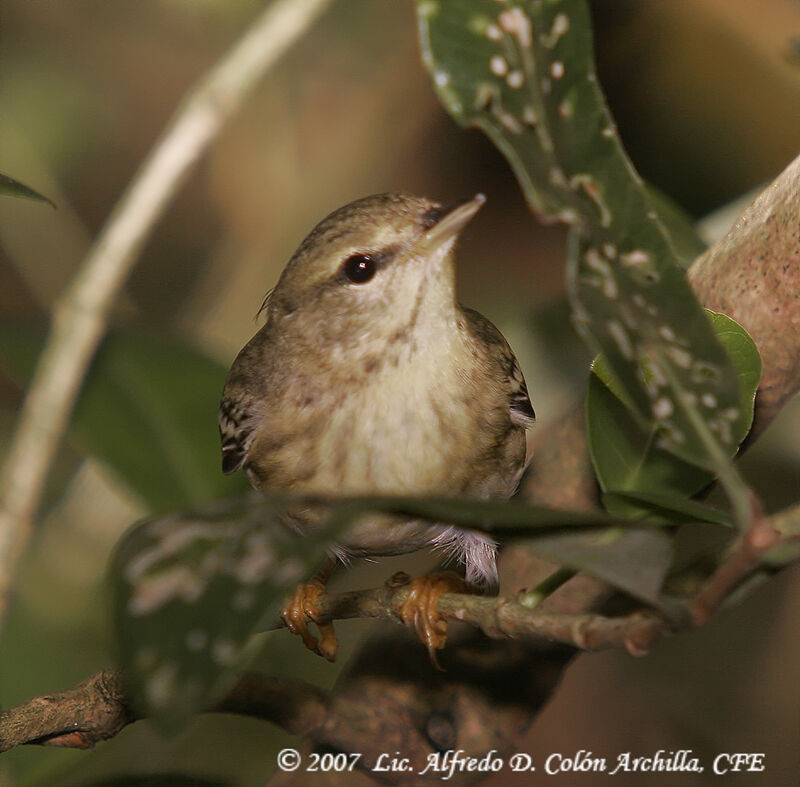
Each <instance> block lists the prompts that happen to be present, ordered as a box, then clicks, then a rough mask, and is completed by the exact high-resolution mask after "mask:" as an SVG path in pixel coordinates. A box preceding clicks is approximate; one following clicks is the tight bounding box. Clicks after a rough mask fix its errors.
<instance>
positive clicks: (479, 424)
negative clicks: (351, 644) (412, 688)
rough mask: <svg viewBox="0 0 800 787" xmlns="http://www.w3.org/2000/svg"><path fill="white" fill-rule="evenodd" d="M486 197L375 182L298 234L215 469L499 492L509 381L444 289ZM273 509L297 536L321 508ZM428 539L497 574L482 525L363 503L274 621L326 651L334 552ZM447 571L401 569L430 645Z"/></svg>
mask: <svg viewBox="0 0 800 787" xmlns="http://www.w3.org/2000/svg"><path fill="white" fill-rule="evenodd" d="M484 202H485V197H484V196H483V195H482V194H478V195H477V196H475V197H474V198H473V199H469V200H462V201H460V202H456V203H454V204H452V205H448V206H442V204H441V203H439V202H436V201H433V200H430V199H426V198H423V197H414V196H409V195H406V194H379V195H375V196H371V197H366V198H364V199H360V200H357V201H355V202H351V203H350V204H348V205H345V206H344V207H342V208H339V209H338V210H336V211H334V212H333V213H331V214H330V215H329V216H328V217H327V218H325V219H323V220H322V221H321V222H320V223H319V224H318V225H317V226H316V227H315V228H314V229H313V230H312V231H311V233H310V234H309V235H308V236H307V237H306V238H305V240H304V241H303V242H302V243H301V244H300V247H299V248H298V249H297V251H296V252H295V254H294V255H293V256H292V258H291V259H290V260H289V262H288V264H287V265H286V267H285V268H284V270H283V272H282V274H281V276H280V279H279V280H278V283H277V285H276V286H275V288H274V289H273V290H272V292H271V293H270V294H269V295H268V296H267V298H266V299H265V301H264V304H263V305H262V309H263V310H265V311H266V321H265V324H264V325H263V327H262V328H261V329H260V330H259V331H258V332H257V333H256V334H255V336H253V338H252V339H251V340H250V341H249V342H248V343H247V345H245V347H244V348H243V349H242V351H241V352H240V353H239V355H238V356H237V358H236V360H235V361H234V363H233V366H232V367H231V370H230V372H229V374H228V378H227V382H226V384H225V389H224V391H223V395H222V402H221V405H220V410H219V429H220V435H221V439H222V469H223V471H224V472H225V473H233V472H235V471H236V470H239V469H240V468H243V469H244V472H245V473H246V475H247V478H248V479H249V481H250V483H251V484H252V486H253V487H255V488H256V489H263V490H270V491H283V492H293V493H299V494H306V495H312V496H325V497H335V496H353V495H376V494H379V495H415V496H425V495H462V496H468V497H473V498H478V499H507V498H508V497H510V496H511V495H512V494H513V493H514V491H515V490H516V488H517V486H518V483H519V480H520V476H521V474H522V471H523V468H524V466H525V450H526V448H525V446H526V438H525V432H526V429H527V428H528V427H529V426H530V425H531V423H532V422H533V420H534V412H533V408H532V407H531V403H530V399H529V398H528V391H527V388H526V385H525V380H524V378H523V375H522V372H521V370H520V367H519V364H518V363H517V360H516V358H515V357H514V354H513V353H512V351H511V349H510V347H509V346H508V343H507V342H506V340H505V339H504V338H503V336H502V334H501V333H500V332H499V331H498V330H497V328H495V327H494V325H492V323H491V322H489V321H488V320H487V319H486V318H485V317H483V316H482V315H480V314H479V313H478V312H476V311H474V310H473V309H469V308H466V307H464V306H462V305H460V304H459V302H458V300H457V297H456V281H455V260H454V246H455V242H456V239H457V237H458V236H459V234H460V233H461V231H462V230H463V228H464V227H465V226H466V225H467V223H468V222H469V221H470V219H472V217H473V216H474V215H475V214H476V213H477V212H478V210H479V209H480V208H481V206H482V205H483V204H484ZM289 520H290V521H289V524H290V525H291V526H292V527H294V528H295V529H297V530H299V531H300V532H304V531H305V532H308V530H309V529H310V528H313V527H314V526H315V525H318V523H319V522H320V521H322V520H321V519H320V517H319V512H318V511H315V510H313V509H308V510H307V511H305V512H297V513H294V512H293V513H292V514H291V515H290V516H289ZM427 546H435V547H439V548H441V549H442V550H444V551H445V552H446V553H447V554H448V556H450V557H454V558H456V559H457V560H458V561H459V562H460V563H461V564H463V566H464V567H465V579H466V583H467V584H468V585H469V586H472V587H476V588H482V587H485V586H487V585H491V584H493V583H495V582H496V581H497V568H496V552H497V544H496V543H495V541H494V540H492V539H491V538H490V537H488V536H486V535H484V534H481V533H478V532H473V531H466V530H461V529H458V528H455V527H453V526H450V525H447V524H446V523H432V522H426V521H422V520H416V519H415V520H403V519H401V518H398V517H391V516H388V515H375V516H372V517H369V518H364V519H362V520H359V521H357V522H356V523H355V524H354V525H353V526H352V528H351V529H350V530H349V531H348V532H347V533H346V534H345V536H344V537H343V538H342V540H341V543H339V544H337V545H335V546H334V547H333V548H332V557H331V559H330V560H329V561H328V563H327V564H326V566H325V567H324V568H323V569H322V570H321V571H320V572H319V574H318V575H317V577H315V579H314V580H312V582H310V583H309V584H307V585H304V586H301V587H300V588H299V589H298V591H297V592H296V593H295V596H294V597H293V598H292V600H291V601H290V602H289V603H287V605H286V607H285V608H284V610H283V617H284V620H285V622H286V625H287V627H288V628H289V629H290V630H292V631H294V632H295V633H297V634H299V635H301V636H302V638H303V641H304V642H305V644H306V645H307V646H308V647H309V648H311V649H312V650H315V651H316V652H318V653H320V654H321V655H324V656H326V657H327V658H329V659H330V660H332V659H333V656H334V655H335V652H336V638H335V635H334V633H333V627H332V625H331V624H330V623H329V622H328V623H326V622H324V621H322V622H321V621H320V619H319V614H318V612H317V603H318V599H319V595H320V594H321V593H322V592H323V591H324V587H325V583H326V582H327V580H328V578H329V577H330V573H331V572H332V570H333V566H334V565H335V563H336V561H344V562H346V561H348V560H349V559H350V558H352V557H370V556H379V555H398V554H404V553H408V552H413V551H416V550H419V549H422V548H424V547H427ZM451 576H452V575H451ZM447 577H448V575H447V574H434V575H431V577H428V578H421V579H417V580H414V582H413V583H412V586H411V588H410V591H409V596H408V601H407V602H406V605H405V606H404V609H403V618H404V620H405V621H406V622H407V623H409V624H411V625H414V626H415V627H416V628H417V631H418V633H419V634H420V637H421V638H422V639H423V641H424V642H425V644H426V645H427V646H428V649H429V652H430V653H431V655H432V658H433V657H434V654H435V651H436V650H437V649H440V648H441V647H443V646H444V642H445V637H446V627H445V625H444V621H443V620H442V619H441V618H440V617H439V616H438V613H437V612H436V600H437V599H438V595H439V594H440V593H441V592H444V591H446V590H451V589H454V584H453V582H452V581H450V580H449V579H447ZM456 584H458V583H456ZM461 589H463V588H461ZM309 619H310V620H313V621H314V622H315V623H317V626H318V628H319V630H320V635H321V642H319V643H318V642H317V639H316V638H315V637H314V636H313V635H311V634H310V632H309V631H308V628H307V620H309ZM434 661H435V659H434Z"/></svg>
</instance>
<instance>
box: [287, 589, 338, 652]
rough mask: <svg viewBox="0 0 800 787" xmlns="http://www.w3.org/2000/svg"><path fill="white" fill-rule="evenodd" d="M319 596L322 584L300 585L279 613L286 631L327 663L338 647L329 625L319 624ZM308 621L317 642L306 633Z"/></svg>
mask: <svg viewBox="0 0 800 787" xmlns="http://www.w3.org/2000/svg"><path fill="white" fill-rule="evenodd" d="M323 593H325V583H324V582H323V581H322V580H320V579H318V578H314V579H312V580H311V581H310V582H308V583H306V584H304V585H298V586H297V587H296V588H295V590H294V593H293V594H292V595H291V596H290V597H289V598H288V599H286V602H285V603H284V605H283V609H282V610H281V618H282V619H283V622H284V623H285V624H286V628H287V629H289V631H291V632H292V634H297V635H298V636H299V637H300V638H301V639H302V640H303V644H304V645H305V646H306V647H307V648H308V649H309V650H313V651H314V653H316V654H317V655H318V656H322V657H323V658H325V659H327V660H328V661H334V660H335V659H336V652H337V650H338V649H339V643H338V641H337V640H336V632H335V631H334V630H333V623H331V622H330V621H329V620H326V621H323V620H321V615H320V611H319V597H320V596H321V595H322V594H323ZM309 620H311V621H313V622H314V623H316V625H317V629H318V631H319V640H317V638H316V637H315V636H314V635H313V634H312V633H311V632H310V631H309V630H308V621H309Z"/></svg>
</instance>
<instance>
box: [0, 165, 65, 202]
mask: <svg viewBox="0 0 800 787" xmlns="http://www.w3.org/2000/svg"><path fill="white" fill-rule="evenodd" d="M0 195H5V196H8V197H22V198H24V199H32V200H37V201H38V202H46V203H47V204H48V205H50V206H51V207H52V208H55V203H54V202H52V201H51V200H49V199H48V198H47V197H45V196H44V195H43V194H40V193H39V192H38V191H34V190H33V189H32V188H31V187H30V186H26V185H25V184H24V183H20V182H19V181H18V180H14V178H10V177H9V176H8V175H4V174H3V173H1V172H0Z"/></svg>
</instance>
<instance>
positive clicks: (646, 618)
mask: <svg viewBox="0 0 800 787" xmlns="http://www.w3.org/2000/svg"><path fill="white" fill-rule="evenodd" d="M400 575H402V572H400ZM400 575H398V574H396V575H395V576H394V577H392V579H391V580H390V581H389V582H387V584H385V585H383V586H382V587H379V588H372V589H370V590H356V591H351V592H348V593H337V594H334V595H325V596H321V597H320V600H319V602H320V603H319V612H320V619H321V620H326V621H327V620H345V619H348V618H382V619H384V620H392V621H394V622H397V623H399V622H401V616H400V609H401V607H402V606H403V602H404V601H405V600H406V597H407V596H408V586H407V584H400V582H402V580H399V579H398V577H399V576H400ZM405 579H406V580H407V579H408V578H407V577H406V578H405ZM523 600H524V596H523ZM438 610H439V614H440V615H441V616H442V617H443V618H444V619H446V620H459V621H461V622H463V623H469V624H470V625H472V626H476V627H477V628H479V629H481V631H483V633H484V634H486V635H487V636H489V637H491V638H493V639H503V638H506V637H509V638H513V639H539V640H541V639H546V640H549V641H551V642H558V643H561V644H563V645H571V646H573V647H576V648H579V649H580V650H605V649H608V648H621V647H624V648H625V649H626V650H627V651H628V652H629V653H631V654H633V655H635V656H641V655H644V654H645V653H647V652H648V651H649V649H650V647H651V646H652V644H653V643H654V642H655V640H656V639H658V638H659V637H661V636H663V635H665V634H668V633H669V632H670V631H671V628H670V626H669V625H668V624H667V623H666V621H664V620H663V619H662V618H660V617H658V616H656V615H655V614H651V613H644V612H636V613H634V614H632V615H626V616H623V617H605V616H604V615H595V614H591V613H585V614H568V613H558V612H542V611H539V610H535V609H531V608H530V607H528V606H525V605H524V604H523V603H520V597H518V596H495V597H486V596H476V595H471V594H466V593H444V594H442V595H441V596H440V597H439V605H438ZM284 625H285V624H284V622H283V620H282V619H280V618H276V619H275V620H273V621H271V622H270V624H269V625H268V627H267V628H270V629H278V628H282V627H284Z"/></svg>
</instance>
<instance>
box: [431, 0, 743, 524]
mask: <svg viewBox="0 0 800 787" xmlns="http://www.w3.org/2000/svg"><path fill="white" fill-rule="evenodd" d="M417 11H418V20H419V29H420V42H421V46H422V54H423V59H424V61H425V64H426V66H427V68H428V70H429V72H430V74H431V76H432V78H433V82H434V85H435V87H436V90H437V92H438V94H439V97H440V98H441V100H442V101H443V103H444V104H445V106H446V107H447V108H448V110H449V111H450V113H451V114H452V115H453V116H454V117H455V118H456V119H457V120H458V121H459V122H461V123H463V124H468V125H475V126H477V127H479V128H481V129H482V130H483V131H484V132H485V133H486V134H487V135H488V136H489V137H490V138H491V139H492V141H493V142H494V143H495V144H496V145H497V147H498V148H499V149H500V150H501V152H502V153H503V154H504V155H505V156H506V158H507V159H508V160H509V163H510V164H511V166H512V168H513V170H514V173H515V174H516V176H517V179H518V180H519V182H520V184H521V186H522V188H523V191H524V193H525V195H526V198H527V199H528V202H529V203H530V205H531V206H532V207H533V208H534V209H535V210H537V211H539V212H540V213H542V214H544V215H545V216H546V217H547V218H550V219H555V220H562V221H566V222H567V223H570V224H572V225H573V229H572V232H571V233H570V238H571V243H570V263H569V266H568V290H569V293H570V300H571V303H572V306H573V314H574V318H575V322H576V324H577V326H578V328H579V330H580V332H581V333H582V335H583V336H584V338H585V339H586V341H587V342H588V343H589V344H590V345H591V346H592V347H594V348H595V349H596V350H598V351H601V352H604V353H605V355H606V359H607V362H608V364H609V366H610V368H611V370H612V372H613V374H614V376H615V377H616V378H617V380H618V381H619V384H620V385H621V386H622V388H623V389H624V390H625V398H626V399H627V400H629V401H630V403H631V406H632V408H633V411H634V413H635V416H636V417H637V418H638V419H639V421H640V422H641V423H642V424H643V425H644V424H647V423H648V422H649V421H650V420H651V419H653V420H655V421H656V422H657V424H658V427H659V428H658V434H657V435H656V444H657V446H658V447H659V448H662V449H664V450H666V451H669V452H671V453H673V454H675V455H676V456H679V457H680V458H682V459H683V460H684V461H686V462H688V463H690V464H694V465H697V466H699V467H703V468H704V469H706V470H708V471H712V472H715V473H716V474H717V475H718V476H719V478H720V480H721V481H722V483H723V484H724V485H725V488H726V490H727V491H728V493H729V495H730V496H731V499H732V501H733V503H734V508H735V509H736V511H737V518H738V519H740V520H741V521H742V523H744V522H745V521H746V519H747V517H748V515H749V508H748V505H747V494H746V490H745V487H744V485H743V483H742V482H741V480H740V479H739V477H738V474H737V472H736V470H735V468H734V467H733V465H732V463H731V462H730V460H729V458H728V457H729V456H730V454H731V453H732V451H733V449H735V447H736V445H735V442H734V440H733V434H732V429H731V426H732V423H733V422H734V421H736V420H737V419H739V418H741V416H742V414H741V412H740V410H739V391H738V384H737V379H736V374H735V371H734V368H733V364H732V362H731V359H730V357H729V356H728V354H727V353H726V351H725V349H724V348H723V347H722V345H721V344H720V342H719V341H718V340H717V338H716V336H715V335H714V332H713V331H712V330H711V329H710V326H709V324H708V321H707V320H706V319H705V317H704V315H703V311H702V309H701V308H700V305H699V304H698V302H697V300H696V299H695V296H694V294H693V292H692V290H691V288H690V287H689V284H688V282H687V281H686V278H685V276H684V274H683V271H682V270H681V266H680V262H681V260H680V259H679V257H678V255H677V254H676V251H675V239H674V238H673V237H672V235H671V233H670V231H669V230H668V229H667V225H669V226H670V227H674V226H675V223H676V222H678V221H679V219H678V218H676V215H674V213H670V215H669V216H668V218H667V219H666V220H665V219H664V216H666V215H667V212H666V211H664V210H663V206H662V205H661V204H660V202H657V201H654V200H653V199H652V198H651V195H650V194H649V193H648V191H647V188H646V186H645V184H644V183H643V181H642V179H641V178H640V177H639V175H638V174H637V172H636V170H635V169H634V167H633V165H632V164H631V162H630V160H629V159H628V157H627V155H626V154H625V151H624V149H623V147H622V144H621V142H620V140H619V137H618V135H617V133H616V130H615V127H614V122H613V119H612V118H611V115H610V113H609V111H608V108H607V107H606V104H605V100H604V98H603V94H602V91H601V90H600V87H599V85H598V81H597V75H596V72H595V67H594V60H593V49H592V31H591V19H590V14H589V9H588V5H587V3H586V2H585V0H550V2H541V0H518V2H515V3H513V4H511V3H497V2H494V0H447V2H443V1H442V0H418V2H417ZM660 210H661V211H662V213H660V212H659V211H660ZM684 227H685V225H684ZM686 231H687V233H688V234H689V235H691V233H692V230H691V229H690V228H688V227H686ZM681 247H682V248H685V247H686V243H685V238H683V240H682V241H681ZM693 398H694V400H695V401H699V402H702V403H703V404H702V406H701V407H699V408H698V407H695V406H693V405H692V399H693Z"/></svg>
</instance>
